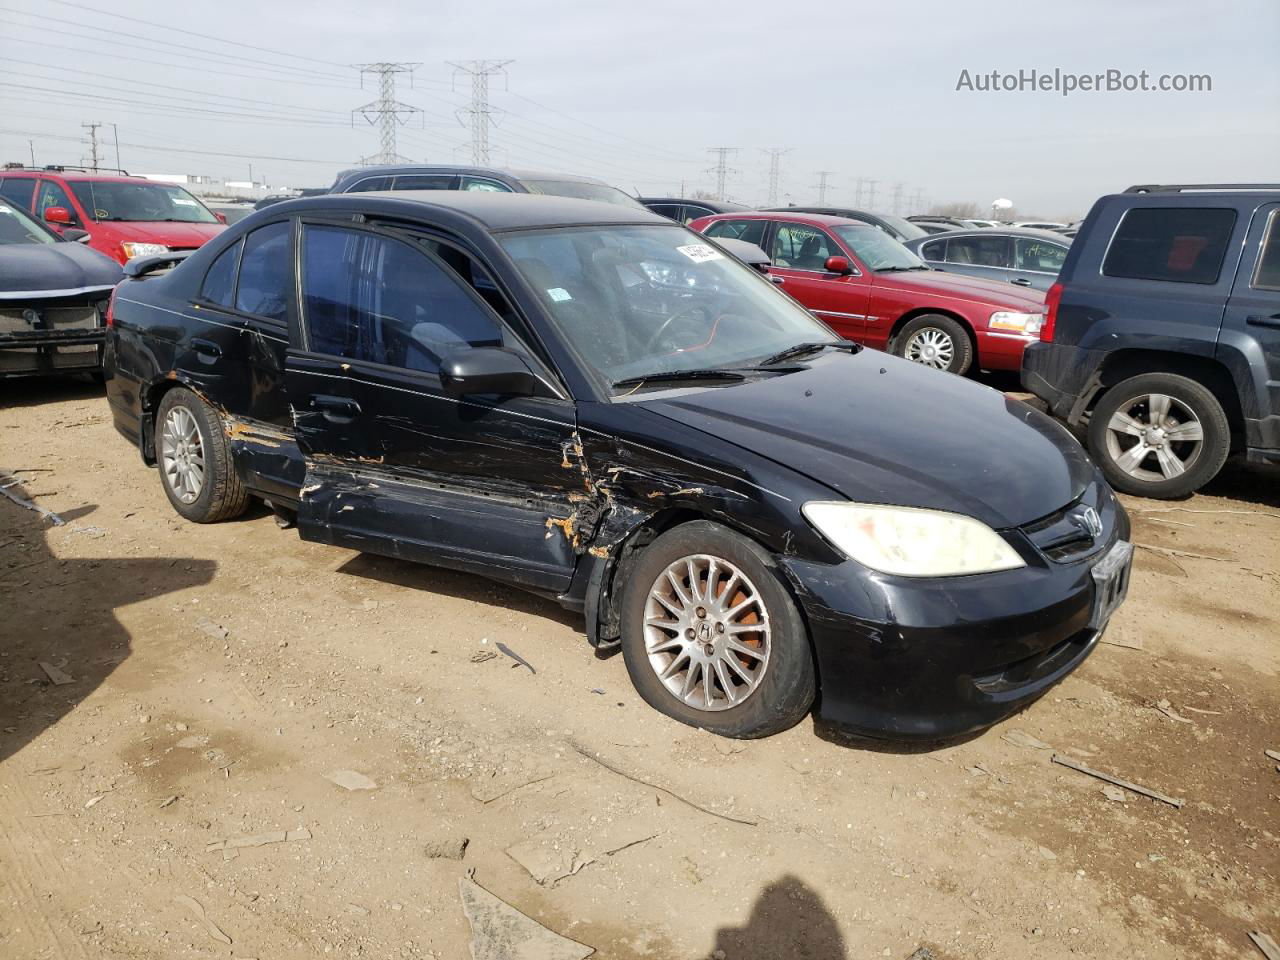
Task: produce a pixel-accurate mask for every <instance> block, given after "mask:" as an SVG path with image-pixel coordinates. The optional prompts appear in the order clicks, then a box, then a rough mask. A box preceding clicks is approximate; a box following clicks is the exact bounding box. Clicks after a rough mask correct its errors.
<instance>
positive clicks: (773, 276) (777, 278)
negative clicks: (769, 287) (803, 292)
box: [769, 273, 787, 286]
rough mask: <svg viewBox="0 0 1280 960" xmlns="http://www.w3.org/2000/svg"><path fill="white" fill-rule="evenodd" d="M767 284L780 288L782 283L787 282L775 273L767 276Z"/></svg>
mask: <svg viewBox="0 0 1280 960" xmlns="http://www.w3.org/2000/svg"><path fill="white" fill-rule="evenodd" d="M769 282H770V283H776V284H777V285H778V286H782V285H783V284H784V283H786V282H787V278H786V277H780V276H778V275H777V274H776V273H771V274H769Z"/></svg>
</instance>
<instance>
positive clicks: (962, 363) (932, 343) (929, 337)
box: [893, 313, 973, 375]
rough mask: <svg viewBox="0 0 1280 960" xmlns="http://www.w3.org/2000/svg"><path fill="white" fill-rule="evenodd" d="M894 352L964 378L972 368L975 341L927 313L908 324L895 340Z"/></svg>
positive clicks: (950, 323) (956, 326)
mask: <svg viewBox="0 0 1280 960" xmlns="http://www.w3.org/2000/svg"><path fill="white" fill-rule="evenodd" d="M893 352H894V353H896V354H897V355H898V356H900V357H905V358H906V359H908V360H910V361H912V362H913V363H919V364H923V365H924V366H926V367H933V368H934V369H935V370H945V371H946V372H947V373H958V374H961V375H964V374H966V373H968V372H969V367H971V366H972V365H973V341H972V340H970V339H969V334H968V332H967V331H966V330H965V328H964V327H962V326H961V325H960V324H959V323H957V322H956V321H955V320H952V319H951V318H950V317H944V316H943V315H942V314H940V313H926V314H924V315H923V316H919V317H916V318H914V319H912V320H910V321H908V323H907V324H906V326H904V327H903V328H902V329H901V330H900V331H898V335H897V337H895V338H894V341H893Z"/></svg>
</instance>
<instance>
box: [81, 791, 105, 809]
mask: <svg viewBox="0 0 1280 960" xmlns="http://www.w3.org/2000/svg"><path fill="white" fill-rule="evenodd" d="M105 796H106V794H105V793H100V794H98V796H96V797H90V798H89V802H88V803H86V804H85V805H84V808H85V809H86V810H88V809H89V808H90V807H96V806H97V805H98V804H99V803H100V802H101V800H102V798H103V797H105Z"/></svg>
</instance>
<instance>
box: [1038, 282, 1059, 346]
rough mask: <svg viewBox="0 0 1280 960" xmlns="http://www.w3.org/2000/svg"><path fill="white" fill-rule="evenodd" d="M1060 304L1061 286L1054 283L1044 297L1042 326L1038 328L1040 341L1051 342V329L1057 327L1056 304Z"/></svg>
mask: <svg viewBox="0 0 1280 960" xmlns="http://www.w3.org/2000/svg"><path fill="white" fill-rule="evenodd" d="M1061 302H1062V284H1060V283H1055V284H1054V285H1053V286H1052V287H1050V288H1049V292H1048V293H1046V294H1045V295H1044V324H1043V325H1041V327H1040V339H1041V340H1043V341H1044V342H1045V343H1052V342H1053V328H1054V327H1056V326H1057V325H1058V304H1060V303H1061Z"/></svg>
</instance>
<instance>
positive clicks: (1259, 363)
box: [1219, 203, 1280, 449]
mask: <svg viewBox="0 0 1280 960" xmlns="http://www.w3.org/2000/svg"><path fill="white" fill-rule="evenodd" d="M1245 250H1246V251H1255V254H1254V255H1250V254H1249V253H1247V252H1246V256H1245V258H1244V259H1243V260H1242V261H1241V263H1240V269H1239V270H1237V271H1236V278H1235V283H1234V284H1233V286H1232V288H1231V296H1230V297H1229V298H1228V300H1227V309H1226V313H1225V314H1224V315H1223V321H1222V334H1221V337H1220V341H1219V343H1220V346H1219V355H1220V356H1223V355H1224V353H1225V351H1223V349H1222V346H1223V345H1228V344H1230V345H1234V346H1235V348H1236V350H1235V351H1231V353H1230V354H1228V356H1229V355H1232V354H1233V355H1235V356H1242V357H1243V358H1244V360H1245V361H1246V362H1247V363H1248V365H1249V370H1248V371H1243V370H1236V374H1237V377H1238V378H1240V379H1243V380H1244V381H1245V382H1247V383H1250V384H1251V386H1252V390H1246V391H1244V393H1245V394H1246V395H1245V396H1242V397H1241V401H1242V405H1243V406H1244V415H1245V417H1246V418H1247V419H1249V420H1256V421H1259V427H1258V432H1257V433H1256V434H1255V435H1252V436H1250V438H1249V443H1250V446H1262V447H1267V448H1271V449H1276V448H1280V203H1268V204H1265V205H1263V206H1262V207H1260V208H1259V209H1258V210H1257V211H1256V212H1255V213H1254V215H1253V220H1252V222H1251V223H1250V225H1249V234H1248V239H1247V240H1246V242H1245ZM1236 351H1238V353H1237V352H1236ZM1229 365H1232V364H1230V363H1229ZM1235 366H1239V364H1237V365H1235Z"/></svg>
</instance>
